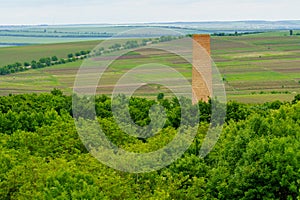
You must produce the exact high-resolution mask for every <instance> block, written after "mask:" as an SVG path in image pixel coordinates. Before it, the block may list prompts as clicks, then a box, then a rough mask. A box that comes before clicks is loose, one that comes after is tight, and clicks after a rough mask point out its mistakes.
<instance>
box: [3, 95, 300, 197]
mask: <svg viewBox="0 0 300 200" xmlns="http://www.w3.org/2000/svg"><path fill="white" fill-rule="evenodd" d="M72 98H75V99H77V100H78V102H79V105H81V106H78V107H75V108H74V109H82V110H76V112H74V113H79V112H80V111H82V112H83V113H85V111H86V110H88V109H91V108H90V106H91V104H89V100H90V98H89V97H83V98H79V97H77V96H73V97H71V96H66V95H63V94H62V92H61V91H59V90H53V91H52V92H51V94H23V95H12V96H6V97H0V113H1V115H0V118H1V119H0V166H1V167H0V199H299V198H300V186H299V185H300V173H299V169H300V163H299V160H300V142H299V136H300V135H299V134H300V124H299V119H300V96H299V95H297V96H296V97H295V99H294V100H293V102H279V101H276V102H271V103H265V104H262V105H247V104H241V103H237V102H229V103H228V105H227V118H226V125H225V127H224V131H223V133H222V135H221V137H220V139H219V140H218V143H217V144H216V146H215V147H214V149H213V151H212V152H210V154H209V155H208V156H206V157H205V158H201V157H199V155H198V154H199V150H200V149H201V145H202V142H203V139H204V136H205V135H206V131H207V129H208V127H209V125H210V124H209V122H210V118H211V112H210V110H211V105H212V104H211V102H212V101H210V102H208V103H206V102H199V111H200V116H199V117H200V126H199V129H198V134H197V135H196V137H195V139H194V142H193V143H192V145H191V146H190V147H189V149H188V150H187V151H186V152H185V153H184V155H183V156H182V157H181V158H179V159H178V160H176V161H175V162H174V163H172V164H171V165H169V166H168V167H166V168H163V169H161V170H159V171H155V172H150V173H144V174H130V173H125V172H121V171H116V170H113V169H111V168H109V167H107V166H105V165H103V164H101V163H100V162H98V161H97V160H96V159H95V158H93V157H92V156H91V155H90V154H89V153H88V151H87V150H86V148H85V147H84V146H83V144H82V142H81V140H80V138H79V137H78V134H77V131H76V128H75V125H74V120H76V117H77V116H74V117H73V110H72ZM158 99H159V100H157V101H154V100H147V99H143V98H132V99H130V100H129V110H130V115H131V117H132V119H133V120H134V121H135V122H136V124H139V125H141V126H143V125H146V124H149V123H150V121H151V120H150V118H149V109H150V108H151V107H152V106H153V105H155V104H157V105H162V106H163V107H164V108H165V110H166V116H167V120H168V122H167V125H166V126H165V127H164V128H163V129H162V130H161V131H160V132H159V133H157V134H156V135H155V136H153V137H151V138H146V139H140V138H136V137H132V136H130V135H127V134H126V133H124V132H123V131H122V130H121V129H120V128H119V126H118V124H117V123H116V121H115V119H114V118H113V117H112V111H111V99H110V98H109V97H107V96H96V97H95V99H94V100H95V109H96V113H97V121H98V122H99V123H100V125H101V127H102V129H103V130H105V134H106V135H107V137H109V138H110V140H111V141H112V142H113V143H115V144H116V145H118V146H119V147H121V148H122V149H124V150H127V151H132V152H149V151H154V150H156V149H159V148H162V147H164V146H165V145H166V144H168V143H169V142H170V140H172V138H173V137H174V134H176V127H177V126H178V124H177V121H178V120H179V119H180V115H181V114H180V105H179V104H178V100H176V99H164V98H163V96H162V95H160V96H159V98H158ZM88 117H89V116H86V118H88ZM86 130H87V131H91V132H93V128H92V127H86ZM187 131H189V130H188V129H186V132H187ZM90 148H93V147H90Z"/></svg>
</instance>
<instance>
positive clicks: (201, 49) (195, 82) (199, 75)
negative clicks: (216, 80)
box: [192, 34, 212, 103]
mask: <svg viewBox="0 0 300 200" xmlns="http://www.w3.org/2000/svg"><path fill="white" fill-rule="evenodd" d="M210 54H211V51H210V35H202V34H201V35H194V36H193V72H192V74H193V75H192V89H193V103H197V102H198V101H200V100H203V101H206V102H207V101H208V99H209V97H211V96H212V68H211V58H210Z"/></svg>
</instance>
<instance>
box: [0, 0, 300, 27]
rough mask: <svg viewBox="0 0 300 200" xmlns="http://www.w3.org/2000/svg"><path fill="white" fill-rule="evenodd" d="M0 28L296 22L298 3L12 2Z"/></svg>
mask: <svg viewBox="0 0 300 200" xmlns="http://www.w3.org/2000/svg"><path fill="white" fill-rule="evenodd" d="M0 1H1V0H0ZM1 3H2V4H1V8H0V13H1V14H0V16H1V17H0V24H1V25H40V24H47V25H56V24H57V25H60V24H136V23H173V22H226V21H227V22H228V21H257V20H262V21H285V20H288V21H289V20H298V19H300V13H299V12H298V8H299V7H300V1H296V0H291V1H289V3H286V2H284V1H280V0H272V1H271V0H260V1H258V0H252V1H250V0H244V1H237V0H228V1H226V2H224V1H221V0H209V1H208V0H207V1H204V0H181V1H179V0H174V1H169V0H160V1H159V0H140V1H138V2H137V1H134V0H126V1H119V0H111V1H102V0H98V1H96V0H86V1H81V0H73V1H72V2H70V1H66V0H61V1H58V0H51V1H38V0H28V1H21V0H11V1H9V2H7V1H5V2H1Z"/></svg>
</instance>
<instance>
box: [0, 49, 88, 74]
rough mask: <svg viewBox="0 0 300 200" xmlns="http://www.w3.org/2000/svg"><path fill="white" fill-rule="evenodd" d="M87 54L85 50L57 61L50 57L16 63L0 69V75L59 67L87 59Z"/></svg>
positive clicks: (55, 58)
mask: <svg viewBox="0 0 300 200" xmlns="http://www.w3.org/2000/svg"><path fill="white" fill-rule="evenodd" d="M89 53H90V51H89V50H87V51H80V52H77V53H75V54H73V53H70V54H68V58H60V59H59V58H57V56H52V57H45V58H40V59H39V60H38V61H36V60H33V61H31V62H24V63H23V64H22V63H20V62H17V63H15V64H10V65H6V66H4V67H1V68H0V75H7V74H12V73H17V72H22V71H26V70H29V69H37V68H44V67H49V66H52V65H59V64H64V63H68V62H74V61H76V60H78V59H84V58H87V56H88V54H89Z"/></svg>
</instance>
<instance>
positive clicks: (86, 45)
mask: <svg viewBox="0 0 300 200" xmlns="http://www.w3.org/2000/svg"><path fill="white" fill-rule="evenodd" d="M285 34H286V33H283V32H279V33H262V34H256V35H247V36H237V37H213V38H212V57H213V60H214V62H215V63H216V65H217V67H218V69H219V71H220V72H221V74H222V76H223V78H224V81H225V85H226V92H227V95H228V99H229V100H237V101H240V102H247V103H252V102H253V103H254V102H265V101H273V100H283V101H288V100H291V99H293V97H294V96H295V95H296V94H299V93H300V45H299V44H300V36H292V37H290V36H285ZM98 43H99V41H86V42H72V43H62V44H47V45H36V46H26V47H4V48H0V64H1V65H5V64H10V63H14V62H17V61H18V62H25V61H31V60H33V59H39V58H41V57H45V56H54V55H56V56H58V57H66V55H67V54H68V53H74V52H77V51H80V50H91V49H93V48H94V47H95V45H97V44H98ZM137 55H139V56H136V55H135V56H133V57H130V56H129V57H128V58H127V59H120V60H117V61H116V62H115V63H113V65H112V66H111V67H110V69H109V70H108V71H107V73H105V75H104V78H103V80H102V82H101V87H99V88H98V92H99V93H105V94H107V93H110V92H111V91H112V89H113V85H114V84H115V82H116V81H117V80H118V78H120V77H121V75H122V74H124V72H126V71H127V70H129V69H131V68H133V67H135V66H136V65H137V64H147V63H149V62H150V61H151V62H158V63H162V64H166V65H169V66H172V67H174V68H175V69H176V70H178V71H179V72H181V73H182V74H183V75H184V76H185V77H187V78H188V79H189V80H191V74H192V73H191V66H190V65H189V64H187V63H185V62H182V61H180V60H178V58H176V56H174V55H171V54H165V53H161V52H160V53H157V52H153V51H151V50H149V51H145V50H144V51H138V52H137ZM80 65H81V61H77V62H73V63H68V64H64V65H57V66H52V67H48V68H43V69H37V70H29V71H26V72H22V73H17V74H11V75H7V76H1V78H0V83H1V84H0V91H1V93H0V94H1V95H8V94H10V93H27V92H45V91H50V90H51V89H52V88H54V87H55V88H61V89H62V90H63V91H65V92H67V93H70V92H71V91H72V86H73V83H74V80H75V75H76V73H77V70H78V68H79V66H80ZM158 92H167V90H166V89H164V88H161V87H157V86H153V85H149V86H147V87H144V88H142V89H140V90H139V95H140V96H152V97H154V96H156V94H157V93H158Z"/></svg>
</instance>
